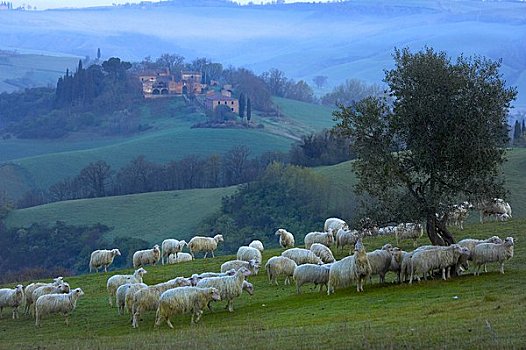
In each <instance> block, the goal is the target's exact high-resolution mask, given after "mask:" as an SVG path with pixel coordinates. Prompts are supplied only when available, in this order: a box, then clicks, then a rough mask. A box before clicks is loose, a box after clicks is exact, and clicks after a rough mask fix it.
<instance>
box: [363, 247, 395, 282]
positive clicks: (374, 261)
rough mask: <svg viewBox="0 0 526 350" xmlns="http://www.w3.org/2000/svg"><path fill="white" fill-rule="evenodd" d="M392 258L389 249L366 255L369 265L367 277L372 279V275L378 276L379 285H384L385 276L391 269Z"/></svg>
mask: <svg viewBox="0 0 526 350" xmlns="http://www.w3.org/2000/svg"><path fill="white" fill-rule="evenodd" d="M392 258H393V255H392V253H391V251H390V249H377V250H374V251H372V252H369V253H367V259H368V260H369V264H370V265H371V274H370V275H369V277H370V278H372V275H378V276H379V277H380V283H384V282H385V274H386V273H387V271H389V268H390V267H391V261H392Z"/></svg>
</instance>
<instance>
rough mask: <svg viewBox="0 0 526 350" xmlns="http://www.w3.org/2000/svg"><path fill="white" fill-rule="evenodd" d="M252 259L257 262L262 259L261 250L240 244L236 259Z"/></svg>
mask: <svg viewBox="0 0 526 350" xmlns="http://www.w3.org/2000/svg"><path fill="white" fill-rule="evenodd" d="M252 259H254V260H256V261H257V262H258V263H259V264H261V262H262V261H263V257H262V255H261V252H260V251H259V250H258V249H256V248H252V247H247V246H241V247H239V248H238V250H237V260H244V261H250V260H252Z"/></svg>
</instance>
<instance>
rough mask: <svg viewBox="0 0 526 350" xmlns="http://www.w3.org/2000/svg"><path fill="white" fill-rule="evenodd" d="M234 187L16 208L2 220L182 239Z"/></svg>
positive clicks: (111, 235)
mask: <svg viewBox="0 0 526 350" xmlns="http://www.w3.org/2000/svg"><path fill="white" fill-rule="evenodd" d="M235 189H236V188H235V187H227V188H214V189H206V190H203V189H194V190H184V191H168V192H153V193H144V194H137V195H128V196H119V197H108V198H96V199H81V200H74V201H65V202H57V203H52V204H48V205H43V206H39V207H33V208H27V209H22V210H16V211H14V212H13V213H12V214H10V215H9V217H8V219H7V220H6V224H7V225H8V226H19V225H22V226H26V225H30V224H31V223H33V222H45V223H50V224H52V223H54V222H56V221H58V220H61V221H65V222H66V223H67V224H70V225H73V224H74V225H89V224H96V223H99V222H100V223H103V224H105V225H108V226H110V227H113V228H114V229H113V230H112V231H111V232H110V233H109V234H108V235H107V236H106V239H107V240H112V239H113V238H114V237H137V238H141V239H144V240H146V241H149V242H151V243H152V244H153V243H159V244H160V242H161V240H162V239H164V238H167V237H177V238H179V239H183V238H184V239H186V240H188V239H189V238H191V237H193V236H194V235H195V233H196V232H195V228H196V227H197V226H198V225H199V223H200V222H201V220H202V219H203V218H205V217H207V216H209V215H211V214H212V213H214V212H215V211H216V210H218V209H219V206H220V204H221V198H222V197H223V196H226V195H230V194H232V193H233V192H234V191H235Z"/></svg>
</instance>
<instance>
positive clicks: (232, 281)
mask: <svg viewBox="0 0 526 350" xmlns="http://www.w3.org/2000/svg"><path fill="white" fill-rule="evenodd" d="M250 274H251V272H250V271H249V270H248V269H247V268H244V267H242V268H240V269H239V270H237V271H236V273H235V274H234V275H233V276H223V277H209V278H204V279H202V280H200V281H199V282H198V283H197V285H196V287H200V288H207V287H208V288H216V289H217V290H218V291H219V295H220V296H221V300H226V301H227V305H226V307H225V308H226V309H228V311H229V312H233V311H234V299H235V298H237V297H239V296H241V293H243V282H244V281H245V277H247V276H250ZM208 308H209V309H210V310H212V308H211V306H210V304H209V305H208Z"/></svg>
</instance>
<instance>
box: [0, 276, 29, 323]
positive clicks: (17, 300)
mask: <svg viewBox="0 0 526 350" xmlns="http://www.w3.org/2000/svg"><path fill="white" fill-rule="evenodd" d="M23 302H24V286H23V285H21V284H19V285H17V286H16V287H15V288H13V289H11V288H2V289H0V318H2V310H3V309H4V307H11V308H13V320H14V319H17V318H18V307H19V306H20V305H22V303H23Z"/></svg>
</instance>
